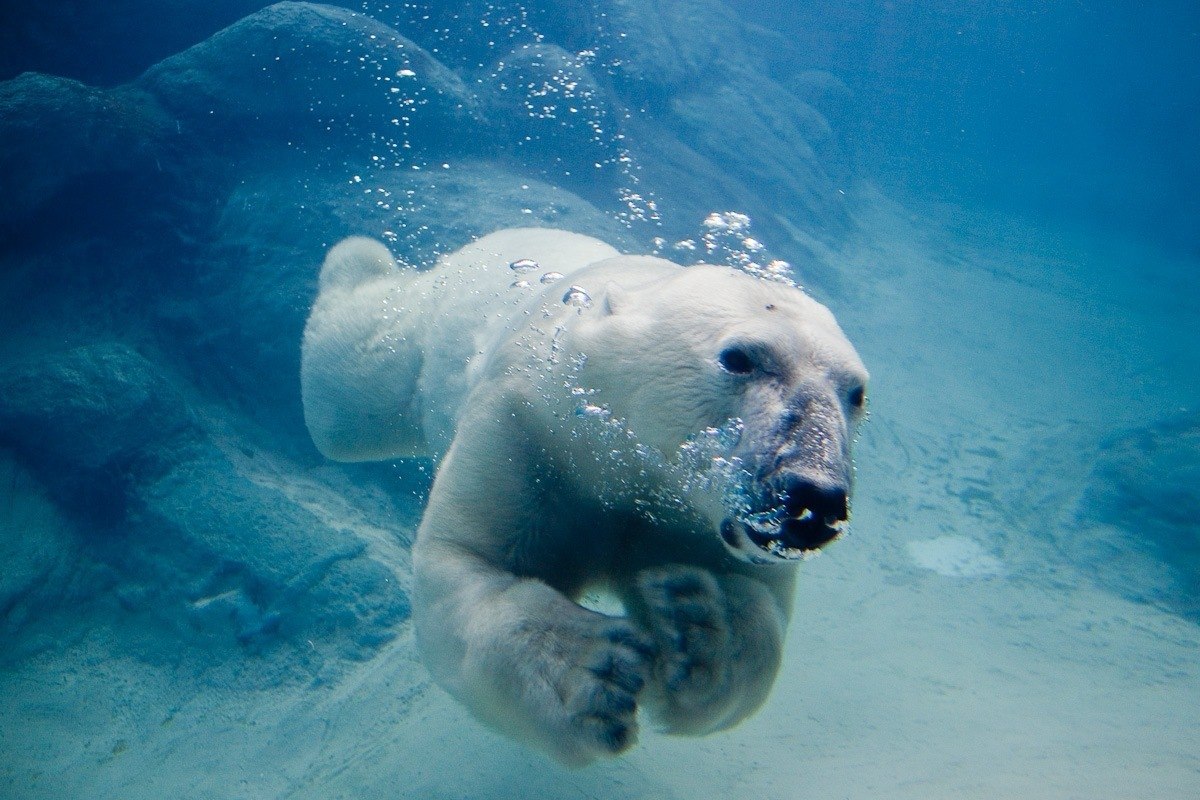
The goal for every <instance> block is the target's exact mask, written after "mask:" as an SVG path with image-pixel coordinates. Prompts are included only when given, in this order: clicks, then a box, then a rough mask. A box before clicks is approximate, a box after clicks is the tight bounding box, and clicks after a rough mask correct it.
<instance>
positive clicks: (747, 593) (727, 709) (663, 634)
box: [630, 564, 787, 735]
mask: <svg viewBox="0 0 1200 800" xmlns="http://www.w3.org/2000/svg"><path fill="white" fill-rule="evenodd" d="M631 600H632V602H631V603H630V605H631V608H632V609H633V610H634V614H635V617H636V618H637V619H638V621H639V622H640V623H641V624H642V625H643V626H645V628H646V629H647V630H648V631H650V633H651V634H652V636H653V638H654V639H655V642H656V644H657V646H658V651H659V655H658V657H657V659H656V661H655V666H654V670H653V672H652V678H651V685H650V686H649V687H647V695H648V697H647V700H646V702H647V703H648V704H649V705H650V706H651V707H652V708H653V710H654V711H655V715H656V717H657V718H658V721H659V722H660V723H661V724H662V726H663V727H664V729H665V730H666V731H668V732H669V733H679V734H691V735H702V734H706V733H711V732H713V731H718V730H722V729H725V728H729V727H731V726H733V725H735V724H737V723H738V722H740V721H741V720H743V719H745V718H746V717H747V716H749V715H750V714H752V713H753V712H754V711H756V710H757V709H758V707H759V706H760V705H762V703H763V701H764V700H766V698H767V695H768V693H769V692H770V689H771V685H772V683H773V682H774V680H775V673H776V671H777V670H778V669H779V663H780V659H781V655H782V650H783V637H784V630H785V627H786V624H787V619H786V614H785V612H784V610H783V608H782V607H781V603H780V598H779V597H778V596H777V595H776V593H774V592H772V591H771V589H770V588H768V587H767V586H766V585H765V584H764V583H762V582H760V581H757V580H754V579H752V578H748V577H746V576H744V575H730V574H722V575H719V576H718V575H714V574H713V573H712V572H710V571H708V570H705V569H702V568H699V567H694V566H689V565H679V564H676V565H670V566H666V567H658V568H654V569H648V570H644V571H642V572H641V573H639V574H638V577H637V581H636V588H635V595H634V597H632V598H631Z"/></svg>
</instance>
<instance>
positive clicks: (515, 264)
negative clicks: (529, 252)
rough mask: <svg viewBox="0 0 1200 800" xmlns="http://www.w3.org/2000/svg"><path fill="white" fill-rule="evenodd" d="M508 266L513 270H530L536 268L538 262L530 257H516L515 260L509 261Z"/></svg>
mask: <svg viewBox="0 0 1200 800" xmlns="http://www.w3.org/2000/svg"><path fill="white" fill-rule="evenodd" d="M508 268H509V269H511V270H512V271H513V272H530V271H532V270H535V269H537V268H538V263H537V262H536V261H534V260H533V259H532V258H518V259H517V260H516V261H512V262H509V265H508ZM542 283H545V281H542Z"/></svg>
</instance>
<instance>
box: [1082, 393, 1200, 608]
mask: <svg viewBox="0 0 1200 800" xmlns="http://www.w3.org/2000/svg"><path fill="white" fill-rule="evenodd" d="M1198 519H1200V418H1197V416H1196V415H1195V414H1192V415H1184V416H1180V417H1176V418H1173V419H1170V420H1167V421H1165V422H1163V423H1160V424H1158V425H1156V426H1152V427H1147V428H1143V429H1141V430H1137V431H1133V432H1130V433H1126V434H1124V435H1121V436H1118V437H1116V438H1114V439H1111V440H1109V441H1108V442H1106V443H1105V445H1104V450H1103V452H1102V453H1101V456H1100V458H1099V459H1098V460H1097V462H1096V465H1095V467H1094V468H1093V470H1092V476H1091V479H1090V481H1089V483H1088V487H1087V489H1086V490H1085V492H1084V493H1083V496H1082V499H1081V500H1080V503H1079V505H1078V507H1077V511H1076V522H1077V527H1076V529H1075V530H1074V531H1072V532H1071V535H1069V536H1068V538H1067V541H1066V543H1065V544H1066V547H1067V548H1068V549H1070V550H1071V551H1073V553H1074V554H1076V555H1077V556H1079V557H1080V558H1081V559H1083V560H1085V563H1088V564H1089V566H1091V567H1092V568H1093V569H1094V571H1095V574H1097V575H1098V576H1099V578H1100V581H1101V583H1103V584H1104V585H1106V586H1107V587H1108V588H1109V589H1112V590H1114V591H1116V592H1118V593H1120V594H1122V595H1124V596H1126V597H1130V598H1133V599H1135V600H1139V601H1141V602H1149V603H1153V604H1155V605H1159V606H1161V607H1164V608H1167V609H1169V610H1172V611H1174V612H1175V613H1178V614H1182V615H1183V616H1186V617H1188V618H1189V619H1193V620H1197V621H1200V527H1198V526H1197V524H1196V520H1198Z"/></svg>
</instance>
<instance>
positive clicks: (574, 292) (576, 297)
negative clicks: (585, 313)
mask: <svg viewBox="0 0 1200 800" xmlns="http://www.w3.org/2000/svg"><path fill="white" fill-rule="evenodd" d="M542 282H543V283H545V282H546V281H545V277H544V276H543V279H542ZM562 301H563V302H564V303H565V304H567V305H569V306H574V307H575V308H591V307H592V296H591V295H590V294H588V293H587V292H586V291H585V290H584V289H583V287H582V286H572V287H571V288H569V289H567V292H566V294H564V295H563V296H562Z"/></svg>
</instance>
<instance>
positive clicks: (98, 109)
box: [0, 72, 170, 230]
mask: <svg viewBox="0 0 1200 800" xmlns="http://www.w3.org/2000/svg"><path fill="white" fill-rule="evenodd" d="M169 130H170V119H169V118H168V116H167V115H166V114H165V113H164V112H163V111H162V109H160V108H158V107H157V106H156V105H155V103H154V102H153V100H152V99H151V98H150V97H148V96H147V95H145V94H144V93H142V92H138V91H135V90H131V89H124V88H123V89H111V90H110V89H96V88H93V87H91V86H85V85H84V84H82V83H79V82H78V81H73V80H69V79H67V78H56V77H52V76H49V75H39V74H36V73H31V72H28V73H25V74H23V75H20V76H19V77H17V78H14V79H13V80H11V81H5V82H4V83H0V175H3V176H4V180H5V185H6V186H9V187H14V188H15V187H20V191H6V192H4V193H3V195H2V196H0V230H2V229H4V228H7V227H11V226H12V225H14V224H15V223H18V222H20V221H21V220H23V219H25V218H26V217H28V216H29V215H30V214H31V213H32V212H33V211H34V210H35V209H37V208H38V207H39V206H40V205H41V204H42V203H44V202H45V201H46V200H47V199H49V198H50V197H52V196H53V195H54V194H55V193H56V192H58V191H59V190H60V189H62V188H63V186H65V185H66V184H67V183H68V182H69V181H71V180H72V179H73V178H76V177H78V176H80V175H84V174H87V173H91V172H102V171H132V170H138V169H147V168H149V169H153V168H154V167H155V160H154V159H155V153H156V150H157V147H158V146H159V145H160V143H161V141H162V140H163V139H164V138H165V137H166V135H167V132H168V131H169Z"/></svg>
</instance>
